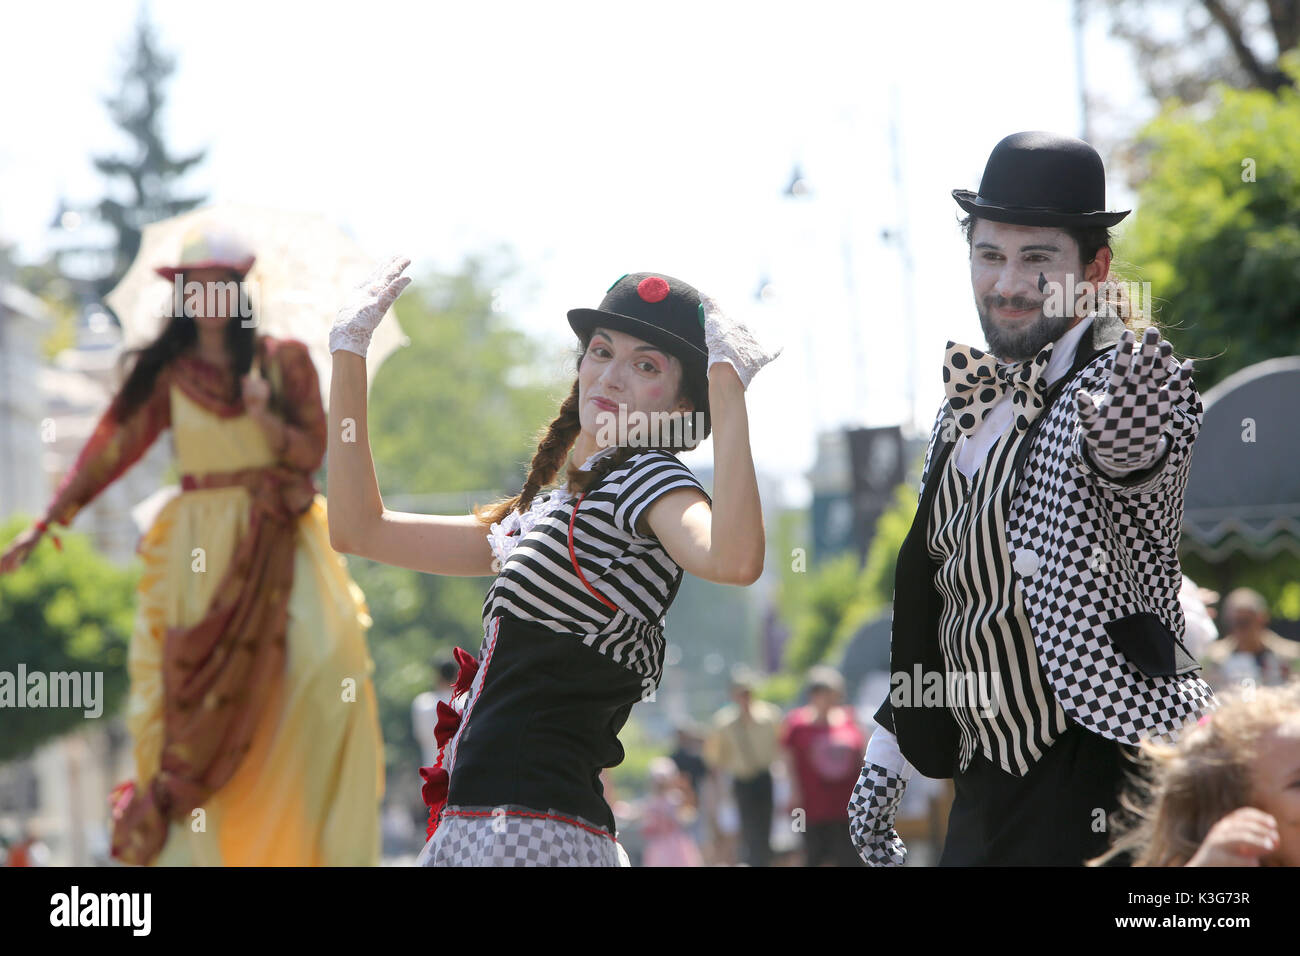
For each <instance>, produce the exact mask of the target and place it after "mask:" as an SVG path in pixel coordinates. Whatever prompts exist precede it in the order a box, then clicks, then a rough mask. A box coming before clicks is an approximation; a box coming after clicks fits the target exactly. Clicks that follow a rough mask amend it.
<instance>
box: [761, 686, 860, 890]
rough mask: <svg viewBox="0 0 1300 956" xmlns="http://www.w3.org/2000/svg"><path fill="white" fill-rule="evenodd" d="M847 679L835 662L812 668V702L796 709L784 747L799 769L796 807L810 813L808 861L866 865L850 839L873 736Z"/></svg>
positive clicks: (785, 727) (795, 779)
mask: <svg viewBox="0 0 1300 956" xmlns="http://www.w3.org/2000/svg"><path fill="white" fill-rule="evenodd" d="M843 698H844V679H843V678H842V677H841V676H840V675H839V672H838V671H835V670H834V669H832V668H829V667H814V668H812V669H811V670H810V671H809V672H808V703H807V705H805V706H803V707H798V708H796V709H795V710H793V711H791V712H790V714H789V715H788V716H787V717H786V719H785V722H784V724H783V725H782V727H781V746H782V747H783V748H785V751H786V753H787V755H788V760H789V766H791V767H792V768H793V774H792V780H791V784H792V787H793V792H792V804H791V805H792V807H793V808H795V809H798V810H802V811H803V813H804V818H803V819H804V823H805V824H806V830H805V831H804V856H805V864H806V865H807V866H861V865H862V860H861V858H860V857H859V856H858V854H857V851H856V850H855V849H854V848H853V842H852V840H851V839H850V838H849V811H848V801H849V798H850V797H851V796H852V795H853V785H854V784H855V783H856V782H857V779H858V771H859V769H860V768H861V767H862V758H863V755H864V754H865V753H866V749H867V740H866V736H865V735H864V734H863V732H862V728H860V727H859V726H858V723H857V721H856V719H855V718H854V716H853V711H852V710H851V709H850V708H848V707H845V706H843V704H842V701H843Z"/></svg>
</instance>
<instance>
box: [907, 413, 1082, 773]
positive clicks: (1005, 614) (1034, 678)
mask: <svg viewBox="0 0 1300 956" xmlns="http://www.w3.org/2000/svg"><path fill="white" fill-rule="evenodd" d="M1024 437H1025V433H1024V432H1020V431H1017V430H1016V429H1015V428H1014V427H1013V428H1009V429H1007V430H1006V432H1005V433H1004V434H1003V435H1002V436H1001V437H1000V438H999V439H998V440H997V442H996V443H995V444H994V446H993V448H992V449H991V450H990V451H989V454H988V458H987V459H985V461H984V462H983V464H982V465H981V466H980V467H979V469H978V470H977V471H976V472H975V474H974V475H973V476H972V477H971V478H967V477H966V476H965V475H964V474H962V473H961V471H960V470H959V469H958V467H957V459H956V456H955V455H949V456H948V460H947V462H946V463H945V467H944V471H943V474H942V475H941V476H939V479H938V480H939V482H940V484H939V487H938V489H937V492H936V494H935V498H934V508H933V511H932V512H931V515H930V524H929V529H928V530H929V534H928V537H927V543H928V548H929V552H930V557H931V558H932V559H934V560H935V561H937V562H939V564H940V568H939V571H938V572H937V573H936V574H935V579H934V583H935V587H936V589H937V590H938V591H939V593H940V595H941V596H942V599H943V612H942V614H941V616H940V622H939V640H940V644H941V646H942V648H943V654H944V660H945V663H946V666H947V670H948V674H947V684H946V689H947V690H948V691H949V693H948V694H947V695H946V697H945V700H946V701H947V703H948V707H949V710H950V711H951V712H952V714H953V717H954V718H955V719H956V721H957V726H958V728H959V729H960V732H961V751H960V754H959V766H960V768H961V769H962V770H963V771H964V770H965V769H966V768H967V767H968V766H969V764H970V761H971V759H972V757H973V755H974V754H975V752H976V751H978V752H980V753H982V754H983V755H984V756H985V757H987V758H988V759H989V760H990V761H991V762H992V763H994V764H995V765H997V766H999V767H1001V768H1002V769H1003V770H1005V771H1006V772H1007V773H1010V774H1014V775H1016V776H1023V775H1024V774H1025V773H1026V772H1028V770H1029V768H1030V766H1031V765H1032V764H1033V763H1034V762H1035V761H1037V760H1038V759H1039V758H1040V757H1042V756H1043V754H1044V753H1045V752H1046V751H1047V748H1048V747H1049V746H1051V744H1052V742H1053V741H1054V740H1056V738H1057V737H1059V736H1060V735H1061V734H1063V733H1064V732H1065V730H1066V718H1065V711H1064V710H1063V709H1062V708H1061V705H1060V703H1059V702H1058V701H1057V699H1056V696H1055V695H1054V694H1053V693H1052V689H1051V686H1050V685H1049V684H1048V682H1047V680H1046V678H1045V677H1044V676H1043V671H1042V667H1041V665H1040V664H1039V661H1038V650H1037V648H1036V646H1035V644H1034V635H1033V630H1032V628H1031V626H1030V623H1029V619H1028V617H1027V616H1026V614H1025V608H1024V603H1023V599H1022V595H1021V588H1020V583H1019V581H1018V580H1017V579H1016V577H1015V574H1014V572H1013V569H1012V562H1011V558H1010V555H1009V554H1008V549H1007V543H1006V542H1007V538H1006V527H1005V525H1006V509H1007V505H1008V503H1009V502H1010V501H1011V497H1012V492H1013V490H1014V489H1013V487H1012V484H1013V482H1014V477H1015V469H1014V462H1015V453H1016V447H1017V445H1018V444H1019V443H1020V441H1022V440H1024Z"/></svg>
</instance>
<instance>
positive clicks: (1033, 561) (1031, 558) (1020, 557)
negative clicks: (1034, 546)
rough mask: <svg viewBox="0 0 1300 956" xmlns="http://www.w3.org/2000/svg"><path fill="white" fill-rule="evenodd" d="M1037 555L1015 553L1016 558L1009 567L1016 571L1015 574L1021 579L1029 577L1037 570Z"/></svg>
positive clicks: (1028, 552)
mask: <svg viewBox="0 0 1300 956" xmlns="http://www.w3.org/2000/svg"><path fill="white" fill-rule="evenodd" d="M1038 565H1039V559H1038V554H1037V553H1036V552H1034V551H1017V552H1016V558H1015V560H1014V561H1012V562H1011V566H1012V567H1013V568H1015V569H1016V573H1017V574H1019V575H1021V576H1022V577H1029V576H1030V575H1032V574H1033V573H1034V572H1035V571H1037V570H1038Z"/></svg>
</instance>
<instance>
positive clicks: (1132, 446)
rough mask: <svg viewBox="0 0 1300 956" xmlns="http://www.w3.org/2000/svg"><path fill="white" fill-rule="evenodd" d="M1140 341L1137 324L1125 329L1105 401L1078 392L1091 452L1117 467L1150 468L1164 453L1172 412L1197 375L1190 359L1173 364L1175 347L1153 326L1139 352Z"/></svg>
mask: <svg viewBox="0 0 1300 956" xmlns="http://www.w3.org/2000/svg"><path fill="white" fill-rule="evenodd" d="M1135 341H1136V336H1134V334H1133V332H1132V330H1131V329H1125V330H1124V334H1123V335H1121V336H1120V339H1119V343H1118V344H1117V345H1116V346H1115V365H1114V367H1113V368H1112V369H1111V374H1110V382H1109V383H1108V384H1107V386H1106V394H1105V395H1104V396H1103V397H1102V399H1101V401H1100V403H1096V404H1094V402H1093V400H1092V396H1091V395H1089V394H1088V393H1087V392H1086V391H1084V390H1083V389H1079V390H1078V391H1076V392H1075V393H1074V400H1075V404H1076V406H1077V407H1078V410H1079V422H1080V423H1081V424H1082V426H1083V437H1084V440H1085V441H1086V442H1087V443H1088V451H1089V453H1090V454H1091V455H1092V456H1093V458H1095V459H1096V460H1097V462H1098V463H1099V464H1101V465H1103V466H1105V467H1107V468H1110V469H1112V470H1114V471H1118V472H1125V471H1133V470H1135V469H1140V468H1146V467H1148V466H1150V465H1151V464H1152V463H1153V462H1154V461H1155V460H1156V459H1157V458H1159V457H1160V456H1161V455H1162V454H1163V453H1164V445H1165V444H1167V443H1168V441H1169V439H1168V436H1167V435H1165V429H1166V427H1167V426H1168V424H1169V416H1170V414H1171V412H1172V410H1173V407H1174V403H1175V402H1176V401H1178V399H1179V397H1180V396H1181V394H1182V392H1183V390H1184V389H1186V388H1187V385H1188V383H1189V382H1190V381H1191V377H1192V360H1191V359H1186V360H1185V361H1183V363H1182V364H1181V365H1177V366H1175V367H1174V368H1173V370H1172V371H1171V370H1170V368H1169V356H1170V355H1171V354H1173V350H1174V347H1173V346H1172V345H1171V344H1169V342H1168V341H1166V340H1165V339H1162V338H1161V337H1160V332H1159V331H1158V330H1157V329H1155V328H1154V327H1151V328H1148V329H1147V330H1146V333H1145V334H1144V335H1143V337H1142V350H1141V352H1139V353H1138V355H1137V357H1136V358H1134V355H1133V347H1134V342H1135ZM1162 437H1163V438H1164V443H1162V442H1161V438H1162Z"/></svg>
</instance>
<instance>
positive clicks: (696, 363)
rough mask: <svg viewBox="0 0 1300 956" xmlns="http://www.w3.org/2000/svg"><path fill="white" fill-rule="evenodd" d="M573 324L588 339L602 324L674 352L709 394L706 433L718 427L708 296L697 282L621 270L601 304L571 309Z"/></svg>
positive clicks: (686, 371)
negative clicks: (712, 409) (712, 412)
mask: <svg viewBox="0 0 1300 956" xmlns="http://www.w3.org/2000/svg"><path fill="white" fill-rule="evenodd" d="M569 325H570V326H571V327H572V328H573V331H574V332H576V333H577V334H578V335H579V336H580V337H582V338H583V339H589V338H590V337H591V334H592V332H593V331H594V330H595V329H596V327H597V326H603V327H604V328H607V329H615V330H617V331H619V332H626V333H627V334H628V335H632V336H635V337H636V338H638V339H644V340H645V341H647V342H649V343H650V344H651V345H654V346H656V347H657V348H661V349H663V350H664V351H665V352H667V353H668V354H669V355H674V356H676V357H677V359H678V360H679V361H680V362H681V363H682V371H683V374H684V375H685V376H687V377H689V378H692V379H693V380H694V381H695V383H696V385H697V390H698V391H699V393H700V394H701V395H702V396H703V403H704V407H703V408H700V409H699V411H702V412H704V413H705V426H704V434H703V435H699V436H697V437H698V438H700V439H703V438H707V437H708V434H709V431H710V430H711V428H712V422H711V421H710V417H709V414H708V413H709V408H708V394H709V386H708V377H707V365H708V359H709V348H708V346H707V345H706V344H705V343H704V300H703V298H702V297H701V295H700V293H699V292H698V291H696V289H695V288H694V287H693V286H690V285H687V284H686V283H685V282H683V281H682V280H681V279H674V278H673V277H672V276H669V275H664V274H663V273H662V272H630V273H627V274H626V275H623V276H620V277H619V278H618V280H617V281H615V282H614V284H613V285H611V286H610V287H609V288H608V289H607V290H606V291H605V298H603V299H601V300H600V306H599V307H598V308H595V309H570V310H569Z"/></svg>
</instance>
